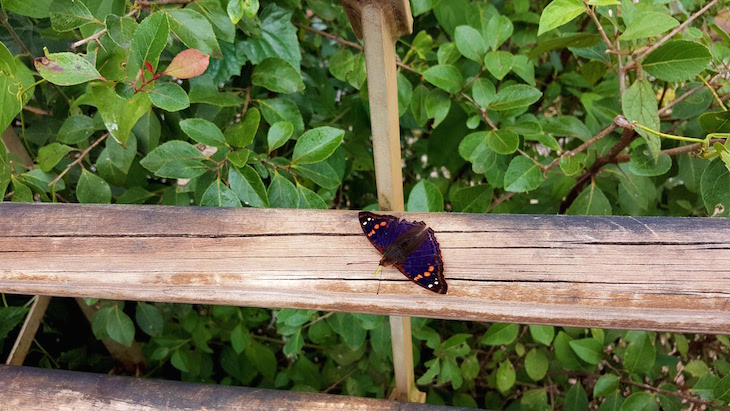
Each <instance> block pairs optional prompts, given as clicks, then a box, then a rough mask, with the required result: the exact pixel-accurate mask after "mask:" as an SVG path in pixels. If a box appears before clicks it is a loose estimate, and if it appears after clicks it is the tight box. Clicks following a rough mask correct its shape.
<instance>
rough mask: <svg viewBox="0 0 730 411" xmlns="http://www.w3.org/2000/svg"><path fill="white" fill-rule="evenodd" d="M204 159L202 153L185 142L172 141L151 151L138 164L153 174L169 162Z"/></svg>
mask: <svg viewBox="0 0 730 411" xmlns="http://www.w3.org/2000/svg"><path fill="white" fill-rule="evenodd" d="M204 158H205V157H204V156H203V153H201V152H200V150H198V149H197V148H195V146H194V145H192V144H190V143H187V142H185V141H180V140H172V141H168V142H166V143H163V144H162V145H160V146H159V147H157V148H155V149H154V150H152V152H150V153H149V154H147V156H146V157H145V158H143V159H142V161H140V164H142V166H143V167H144V168H146V169H148V170H150V171H152V172H153V173H154V172H157V170H159V169H160V168H161V167H162V166H164V165H165V164H167V163H169V162H173V161H178V160H202V159H204Z"/></svg>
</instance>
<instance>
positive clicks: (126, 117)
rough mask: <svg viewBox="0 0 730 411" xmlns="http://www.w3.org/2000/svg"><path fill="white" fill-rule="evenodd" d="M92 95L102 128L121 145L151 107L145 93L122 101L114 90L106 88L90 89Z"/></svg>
mask: <svg viewBox="0 0 730 411" xmlns="http://www.w3.org/2000/svg"><path fill="white" fill-rule="evenodd" d="M92 95H93V96H94V102H95V103H96V108H98V109H99V113H100V114H101V118H102V119H103V120H104V126H106V129H107V130H109V134H111V136H112V137H114V139H115V140H117V141H118V142H119V144H121V145H126V144H127V140H128V139H129V133H130V132H131V131H132V127H134V125H135V124H136V123H137V120H139V119H140V118H141V117H142V116H144V115H145V114H147V113H148V112H149V110H150V106H151V105H152V104H151V102H150V98H149V96H148V95H147V93H137V94H135V95H134V96H133V97H131V98H129V99H124V98H122V97H119V96H118V95H117V93H116V91H114V88H112V87H107V86H97V87H94V88H92Z"/></svg>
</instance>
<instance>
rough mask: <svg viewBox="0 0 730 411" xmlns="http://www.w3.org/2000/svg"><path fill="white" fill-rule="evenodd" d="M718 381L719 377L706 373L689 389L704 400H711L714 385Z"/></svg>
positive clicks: (713, 394) (713, 396) (713, 395)
mask: <svg viewBox="0 0 730 411" xmlns="http://www.w3.org/2000/svg"><path fill="white" fill-rule="evenodd" d="M719 381H720V378H719V377H717V376H716V375H714V374H711V373H707V374H705V375H703V376H702V377H701V378H700V379H699V380H698V381H697V382H696V383H695V384H694V385H693V386H692V388H691V389H690V390H689V391H690V392H691V393H692V394H695V395H697V396H698V397H700V398H702V399H704V400H708V401H712V400H713V399H714V398H715V387H716V386H717V383H718V382H719Z"/></svg>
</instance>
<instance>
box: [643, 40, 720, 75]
mask: <svg viewBox="0 0 730 411" xmlns="http://www.w3.org/2000/svg"><path fill="white" fill-rule="evenodd" d="M710 60H712V54H710V50H708V49H707V47H705V46H704V45H702V44H700V43H697V42H694V41H687V40H672V41H668V42H666V43H664V44H662V45H661V46H659V48H657V49H656V50H654V51H653V52H651V54H649V55H648V56H646V58H645V59H644V60H643V61H642V62H641V66H642V67H643V68H644V70H646V72H647V73H649V74H651V75H652V76H654V77H656V78H658V79H659V80H664V81H683V80H692V79H694V78H695V77H696V76H697V75H698V74H700V73H702V72H703V71H704V70H705V69H707V67H708V64H709V63H710Z"/></svg>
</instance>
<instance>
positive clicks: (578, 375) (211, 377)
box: [0, 0, 730, 411]
mask: <svg viewBox="0 0 730 411" xmlns="http://www.w3.org/2000/svg"><path fill="white" fill-rule="evenodd" d="M0 4H1V5H2V11H0V19H1V20H2V24H3V27H2V28H0V42H1V43H0V129H2V130H4V129H5V128H6V127H12V129H14V130H15V131H16V133H17V134H18V135H19V136H20V140H21V141H22V142H23V145H24V146H25V149H26V150H27V152H28V153H29V154H30V156H31V158H32V159H33V162H34V164H33V165H32V166H30V167H29V166H28V165H25V164H24V163H23V161H22V158H21V157H20V156H19V154H18V153H17V152H7V150H6V149H5V146H4V145H2V144H0V199H4V200H6V201H18V202H30V201H43V202H57V201H60V202H80V203H117V204H164V205H181V206H182V205H200V206H221V207H286V208H321V209H326V208H353V209H360V208H375V207H376V204H375V202H376V197H375V192H376V190H375V185H374V171H373V158H372V150H371V143H370V123H369V112H368V100H367V76H366V72H365V59H364V55H363V53H362V47H361V45H360V43H359V42H358V41H357V39H356V38H355V37H354V35H353V33H352V29H351V27H350V25H349V22H348V20H347V18H346V16H345V14H344V11H343V9H342V7H341V6H340V5H339V3H338V2H337V1H334V0H276V1H269V0H262V1H261V2H259V0H172V1H160V2H159V4H155V2H154V1H148V0H136V1H130V0H76V1H72V0H37V1H33V2H28V1H22V0H2V1H1V2H0ZM727 6H728V2H727V1H718V0H714V1H710V2H703V1H697V0H681V1H670V0H653V1H652V0H648V1H644V0H642V1H630V0H622V1H619V0H586V1H582V0H552V1H538V2H530V1H528V0H514V1H500V0H497V1H493V2H486V1H467V0H441V1H437V0H412V1H411V10H412V12H413V15H414V19H415V22H414V27H415V30H414V33H413V34H412V35H409V36H407V37H404V38H402V39H400V40H399V41H398V42H397V44H396V50H397V54H398V56H399V64H398V98H399V99H398V103H399V107H398V111H399V116H400V124H401V131H402V136H403V139H402V148H403V164H404V167H403V174H404V180H405V191H406V193H407V209H408V210H409V211H434V212H438V211H445V210H447V211H459V212H469V213H486V212H494V213H535V214H538V213H566V214H573V215H634V216H638V215H658V216H730V145H728V143H727V137H728V133H730V112H728V111H727V109H726V103H725V102H726V101H727V97H728V95H730V87H729V86H728V84H727V78H728V63H730V36H729V35H728V34H727V33H726V31H724V29H725V30H727V28H728V27H730V25H729V24H728V21H729V19H730V14H729V13H728V9H727ZM723 28H724V29H723ZM3 301H4V302H5V299H3ZM13 301H14V300H12V299H11V302H13ZM88 303H89V304H93V303H96V301H95V300H90V301H88ZM101 304H102V308H101V309H100V310H99V311H98V312H97V313H96V315H95V317H94V318H93V322H92V328H93V333H94V335H95V336H96V337H97V338H99V339H102V338H111V339H113V340H115V341H117V342H119V343H122V344H124V345H130V344H132V341H134V340H135V339H136V340H137V341H139V342H140V343H141V344H142V347H143V351H144V354H145V356H146V358H147V359H148V361H149V368H148V369H147V375H149V376H153V377H161V376H167V377H170V378H181V379H183V380H188V381H206V382H217V383H221V384H243V385H251V386H259V387H274V388H278V389H292V390H301V391H324V392H338V393H345V394H350V395H359V396H374V397H384V396H386V395H387V393H388V391H389V390H390V389H391V388H392V387H393V381H392V371H393V370H392V353H391V347H390V331H389V323H388V321H386V320H385V319H384V318H383V317H380V316H373V315H359V314H343V313H318V312H315V311H306V310H290V309H284V310H266V309H256V308H237V307H207V306H190V305H172V304H148V303H143V302H139V303H126V304H124V303H121V302H109V301H108V302H102V303H101ZM4 305H5V307H4V308H0V342H1V341H2V339H4V338H5V337H6V336H8V334H9V333H10V332H11V331H12V330H13V329H14V328H16V326H17V325H18V324H19V323H20V322H22V319H23V315H24V314H25V312H26V311H27V309H26V308H23V307H22V306H14V305H13V304H11V305H10V306H8V303H7V302H5V304H4ZM56 320H57V321H56V322H55V323H49V322H47V323H46V326H45V329H44V333H45V334H50V335H53V333H54V332H58V329H62V328H63V325H62V324H63V322H64V321H66V322H69V319H68V318H57V319H56ZM412 324H413V337H414V357H415V363H416V366H417V368H416V375H417V379H418V385H419V387H420V389H422V390H424V391H426V392H428V402H431V403H448V404H455V405H462V406H481V407H487V408H492V409H501V408H506V409H511V410H521V411H542V410H545V409H552V408H565V409H570V410H587V409H588V408H592V409H596V408H598V409H599V410H600V411H617V410H618V411H634V410H652V409H657V408H658V407H661V408H663V409H665V410H669V411H675V410H680V409H683V408H684V409H686V408H689V407H708V408H717V409H727V407H725V404H726V403H728V402H729V401H730V362H728V360H727V357H728V350H729V347H730V341H729V340H728V338H727V337H724V336H717V337H714V336H702V335H682V334H667V333H654V332H645V331H616V330H600V329H576V328H568V327H552V326H518V325H514V324H481V323H465V322H447V321H435V320H427V319H420V318H414V319H413V320H412ZM8 340H9V339H8ZM76 343H77V346H76V347H73V348H68V349H67V350H65V351H63V352H56V353H55V354H52V353H51V352H49V351H47V350H46V349H44V348H43V347H42V346H40V345H38V346H37V348H38V349H39V353H40V354H39V355H38V356H37V358H38V359H37V362H38V364H40V365H42V366H53V367H64V368H71V369H92V370H96V371H102V372H104V371H108V367H109V366H110V362H109V361H108V357H106V356H105V355H100V354H98V353H96V354H93V355H92V353H93V352H94V347H92V346H89V345H88V344H87V345H85V344H86V343H87V341H85V340H84V339H83V338H79V339H78V340H77V341H76ZM4 347H5V348H8V341H6V342H5V345H4ZM97 349H98V347H97ZM50 350H51V351H53V349H50ZM3 352H7V351H3ZM105 358H106V360H105ZM723 407H724V408H723Z"/></svg>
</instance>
